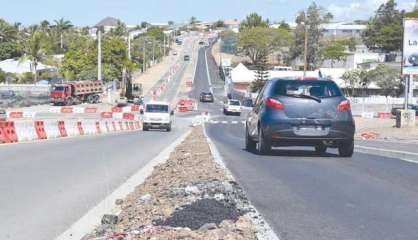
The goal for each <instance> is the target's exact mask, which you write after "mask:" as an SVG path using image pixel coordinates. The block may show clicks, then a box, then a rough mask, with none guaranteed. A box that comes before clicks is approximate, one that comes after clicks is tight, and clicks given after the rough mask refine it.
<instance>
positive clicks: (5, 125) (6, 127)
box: [0, 121, 17, 143]
mask: <svg viewBox="0 0 418 240" xmlns="http://www.w3.org/2000/svg"><path fill="white" fill-rule="evenodd" d="M0 129H1V130H2V132H1V134H0V135H1V137H0V138H1V139H2V141H4V142H5V143H14V142H17V135H16V129H15V126H14V122H11V121H0Z"/></svg>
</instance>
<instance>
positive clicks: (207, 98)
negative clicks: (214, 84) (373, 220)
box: [200, 92, 214, 103]
mask: <svg viewBox="0 0 418 240" xmlns="http://www.w3.org/2000/svg"><path fill="white" fill-rule="evenodd" d="M200 102H211V103H213V102H214V98H213V94H212V93H211V92H202V93H200Z"/></svg>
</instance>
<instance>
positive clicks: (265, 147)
mask: <svg viewBox="0 0 418 240" xmlns="http://www.w3.org/2000/svg"><path fill="white" fill-rule="evenodd" d="M270 151H271V143H270V141H268V140H267V139H266V138H265V137H264V134H263V130H261V129H258V143H257V152H258V154H260V155H266V154H268V153H270Z"/></svg>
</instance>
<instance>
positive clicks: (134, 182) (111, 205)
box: [56, 130, 191, 240]
mask: <svg viewBox="0 0 418 240" xmlns="http://www.w3.org/2000/svg"><path fill="white" fill-rule="evenodd" d="M190 133H191V130H189V131H187V132H186V133H184V134H183V135H181V136H180V137H179V138H177V139H176V140H175V141H174V142H173V143H172V144H171V145H170V146H168V147H167V148H165V149H164V150H163V151H162V152H161V153H160V154H159V155H158V156H156V157H155V158H154V159H152V160H151V161H150V162H148V163H147V164H146V165H145V166H144V167H142V168H141V169H140V170H139V171H138V172H136V173H135V174H134V175H133V176H132V177H130V178H129V179H128V180H127V181H126V182H125V183H123V184H122V185H121V186H119V187H118V188H117V189H116V190H115V191H114V192H112V193H111V194H110V195H109V196H107V197H106V198H105V199H104V200H103V201H101V202H100V203H99V204H98V205H97V206H95V207H94V208H92V209H90V210H89V211H88V212H87V213H86V214H85V215H84V216H83V217H81V218H80V219H79V220H78V221H77V222H75V223H74V224H72V225H71V226H70V228H69V229H68V230H66V231H65V232H63V233H62V234H61V235H59V236H58V237H57V238H56V240H73V239H74V240H75V239H77V240H78V239H81V238H83V237H84V236H85V235H86V234H88V233H91V232H92V231H93V230H94V228H95V227H96V226H97V225H98V224H99V223H100V220H101V218H102V217H103V215H104V214H108V213H112V214H118V213H119V212H120V209H117V207H116V205H115V201H116V199H124V198H125V197H126V196H127V195H128V194H129V193H131V192H133V191H134V190H135V188H136V186H138V185H140V184H142V183H143V182H144V181H145V179H146V178H147V177H148V176H150V175H151V174H152V171H153V170H154V166H156V165H158V164H161V163H164V162H165V161H166V160H167V159H168V158H169V156H170V153H171V152H172V151H173V150H174V149H175V148H176V147H177V146H178V145H179V144H180V143H181V142H183V140H184V139H186V137H187V136H188V135H189V134H190Z"/></svg>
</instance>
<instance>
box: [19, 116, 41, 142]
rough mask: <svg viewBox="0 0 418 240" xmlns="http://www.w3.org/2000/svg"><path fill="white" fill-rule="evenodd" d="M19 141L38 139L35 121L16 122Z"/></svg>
mask: <svg viewBox="0 0 418 240" xmlns="http://www.w3.org/2000/svg"><path fill="white" fill-rule="evenodd" d="M14 125H15V130H16V136H17V141H18V142H24V141H32V140H36V139H38V134H37V133H36V129H35V125H34V122H33V121H16V122H14Z"/></svg>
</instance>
